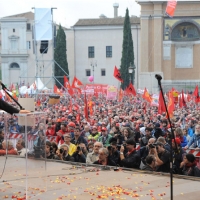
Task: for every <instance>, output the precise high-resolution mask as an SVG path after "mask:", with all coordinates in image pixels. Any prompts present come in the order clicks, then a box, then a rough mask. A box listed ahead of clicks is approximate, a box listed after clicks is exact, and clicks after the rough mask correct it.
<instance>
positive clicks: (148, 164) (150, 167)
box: [141, 155, 156, 171]
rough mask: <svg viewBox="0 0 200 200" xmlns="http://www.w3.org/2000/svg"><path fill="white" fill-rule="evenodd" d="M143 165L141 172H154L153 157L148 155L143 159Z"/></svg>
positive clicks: (154, 160) (154, 162)
mask: <svg viewBox="0 0 200 200" xmlns="http://www.w3.org/2000/svg"><path fill="white" fill-rule="evenodd" d="M145 163H146V164H145V165H144V166H142V168H141V170H146V171H155V170H156V158H155V156H154V155H148V156H147V157H146V159H145Z"/></svg>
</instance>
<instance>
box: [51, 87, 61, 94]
mask: <svg viewBox="0 0 200 200" xmlns="http://www.w3.org/2000/svg"><path fill="white" fill-rule="evenodd" d="M53 91H54V93H56V94H61V92H60V90H59V89H58V87H57V86H56V85H54V90H53Z"/></svg>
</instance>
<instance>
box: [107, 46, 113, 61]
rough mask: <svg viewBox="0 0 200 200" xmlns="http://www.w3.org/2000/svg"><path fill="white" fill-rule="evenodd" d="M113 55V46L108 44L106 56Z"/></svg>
mask: <svg viewBox="0 0 200 200" xmlns="http://www.w3.org/2000/svg"><path fill="white" fill-rule="evenodd" d="M111 57H112V46H106V58H111Z"/></svg>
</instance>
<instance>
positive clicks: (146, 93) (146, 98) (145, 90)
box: [142, 88, 152, 103]
mask: <svg viewBox="0 0 200 200" xmlns="http://www.w3.org/2000/svg"><path fill="white" fill-rule="evenodd" d="M142 98H143V99H145V100H146V101H148V102H149V103H151V102H152V98H151V96H150V94H149V93H148V91H147V89H146V88H144V94H143V96H142Z"/></svg>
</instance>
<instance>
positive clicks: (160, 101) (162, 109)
mask: <svg viewBox="0 0 200 200" xmlns="http://www.w3.org/2000/svg"><path fill="white" fill-rule="evenodd" d="M163 112H166V109H165V103H164V99H163V96H162V92H161V91H160V94H159V99H158V114H162V113H163Z"/></svg>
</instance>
